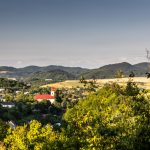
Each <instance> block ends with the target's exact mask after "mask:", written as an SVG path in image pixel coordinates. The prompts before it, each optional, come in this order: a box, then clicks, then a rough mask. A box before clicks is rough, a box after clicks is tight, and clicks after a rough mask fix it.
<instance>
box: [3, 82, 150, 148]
mask: <svg viewBox="0 0 150 150" xmlns="http://www.w3.org/2000/svg"><path fill="white" fill-rule="evenodd" d="M0 140H1V143H0V144H1V145H0V146H1V149H8V150H9V149H10V150H17V149H18V150H32V149H33V150H58V149H60V150H61V149H62V150H67V149H68V150H70V149H71V150H79V149H81V150H118V149H119V150H148V149H149V148H150V96H149V91H148V90H144V89H139V88H138V87H137V85H136V84H135V83H134V82H132V80H129V81H128V83H127V85H126V86H120V85H118V84H116V83H112V84H106V85H105V86H104V87H102V88H101V89H99V90H97V91H96V92H91V94H89V95H88V96H87V97H86V98H85V99H81V100H79V101H78V103H76V104H75V105H73V107H67V108H66V110H65V111H64V112H63V114H62V122H61V126H57V127H54V126H53V125H52V124H51V123H46V124H43V123H41V122H39V121H37V120H32V121H30V122H28V123H25V124H24V125H19V126H17V127H16V128H14V129H12V128H8V126H7V124H5V122H4V121H3V120H1V121H0Z"/></svg>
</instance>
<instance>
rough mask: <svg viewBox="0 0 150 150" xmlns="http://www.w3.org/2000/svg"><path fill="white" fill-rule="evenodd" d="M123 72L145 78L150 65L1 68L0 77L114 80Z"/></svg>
mask: <svg viewBox="0 0 150 150" xmlns="http://www.w3.org/2000/svg"><path fill="white" fill-rule="evenodd" d="M118 70H122V71H123V72H124V74H125V76H128V75H129V74H130V72H131V71H133V72H134V73H135V75H136V76H145V73H146V72H148V71H150V64H149V63H146V62H143V63H138V64H135V65H132V64H130V63H127V62H122V63H116V64H109V65H105V66H102V67H100V68H97V69H86V68H81V67H64V66H55V65H50V66H45V67H39V66H27V67H24V68H14V67H7V66H2V67H0V77H8V78H17V79H23V80H26V79H28V80H32V79H34V78H38V79H46V78H52V79H53V80H71V79H79V78H80V77H81V76H84V77H85V78H86V79H91V78H96V79H104V78H114V76H115V73H116V72H117V71H118Z"/></svg>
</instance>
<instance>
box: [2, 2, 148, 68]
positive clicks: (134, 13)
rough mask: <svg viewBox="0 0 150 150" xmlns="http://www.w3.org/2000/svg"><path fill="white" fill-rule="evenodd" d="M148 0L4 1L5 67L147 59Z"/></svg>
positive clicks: (88, 64) (97, 64) (90, 64)
mask: <svg viewBox="0 0 150 150" xmlns="http://www.w3.org/2000/svg"><path fill="white" fill-rule="evenodd" d="M145 48H147V49H150V1H149V0H0V66H14V67H24V66H28V65H38V66H47V65H64V66H80V67H86V68H98V67H100V66H103V65H106V64H112V63H118V62H129V63H131V64H136V63H139V62H143V61H144V62H145V61H147V59H146V52H145Z"/></svg>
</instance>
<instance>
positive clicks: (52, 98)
mask: <svg viewBox="0 0 150 150" xmlns="http://www.w3.org/2000/svg"><path fill="white" fill-rule="evenodd" d="M55 91H56V89H54V88H51V93H50V94H36V95H35V96H34V99H35V100H37V101H38V102H41V101H43V100H48V101H50V102H51V103H54V101H55Z"/></svg>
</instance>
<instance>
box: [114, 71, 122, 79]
mask: <svg viewBox="0 0 150 150" xmlns="http://www.w3.org/2000/svg"><path fill="white" fill-rule="evenodd" d="M115 77H116V78H123V77H124V72H123V71H122V70H118V71H117V72H116V74H115Z"/></svg>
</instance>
